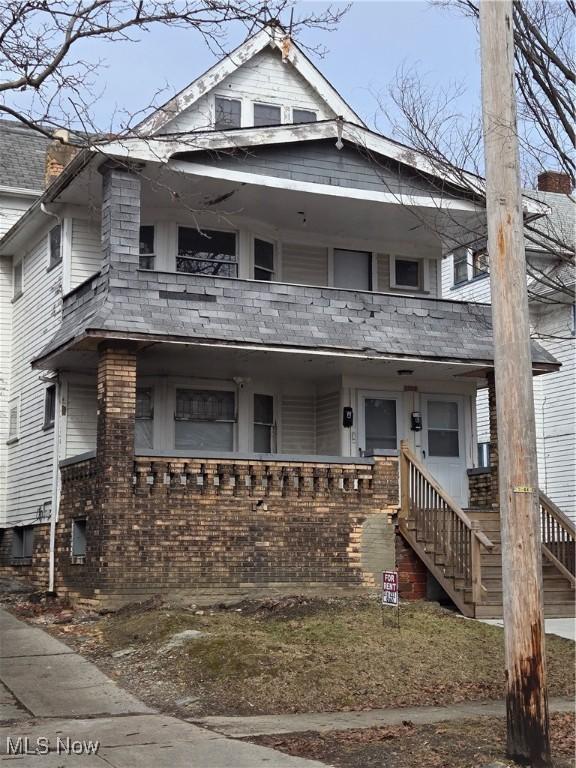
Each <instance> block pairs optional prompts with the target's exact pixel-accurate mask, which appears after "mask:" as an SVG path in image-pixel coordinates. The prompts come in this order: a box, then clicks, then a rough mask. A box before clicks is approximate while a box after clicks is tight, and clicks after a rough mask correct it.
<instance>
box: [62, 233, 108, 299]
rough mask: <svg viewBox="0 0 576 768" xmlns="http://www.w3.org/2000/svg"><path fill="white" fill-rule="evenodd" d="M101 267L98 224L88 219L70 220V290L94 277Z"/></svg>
mask: <svg viewBox="0 0 576 768" xmlns="http://www.w3.org/2000/svg"><path fill="white" fill-rule="evenodd" d="M101 266H102V245H101V243H100V223H99V222H96V221H92V220H90V219H72V255H71V263H70V289H73V288H76V286H77V285H80V283H83V282H84V280H87V279H88V278H89V277H91V276H92V275H94V274H95V273H96V272H98V270H99V269H100V268H101Z"/></svg>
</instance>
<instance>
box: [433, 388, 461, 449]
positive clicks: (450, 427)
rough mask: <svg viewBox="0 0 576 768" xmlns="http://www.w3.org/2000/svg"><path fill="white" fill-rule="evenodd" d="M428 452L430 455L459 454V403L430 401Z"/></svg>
mask: <svg viewBox="0 0 576 768" xmlns="http://www.w3.org/2000/svg"><path fill="white" fill-rule="evenodd" d="M428 453H429V454H430V456H445V457H452V456H459V455H460V443H459V433H458V403H451V402H446V401H430V402H429V403H428Z"/></svg>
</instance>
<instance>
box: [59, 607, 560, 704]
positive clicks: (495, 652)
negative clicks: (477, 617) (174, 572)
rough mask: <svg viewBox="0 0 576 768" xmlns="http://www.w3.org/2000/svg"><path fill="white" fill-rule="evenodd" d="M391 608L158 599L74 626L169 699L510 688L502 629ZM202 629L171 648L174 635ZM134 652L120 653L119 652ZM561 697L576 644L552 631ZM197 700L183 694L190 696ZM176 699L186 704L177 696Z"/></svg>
mask: <svg viewBox="0 0 576 768" xmlns="http://www.w3.org/2000/svg"><path fill="white" fill-rule="evenodd" d="M387 610H388V612H387V613H385V614H384V622H383V615H382V611H381V608H380V607H379V605H378V603H377V602H376V601H375V600H368V599H365V600H358V599H356V600H334V601H323V602H321V601H313V602H309V601H308V602H302V601H298V600H293V601H292V602H289V601H288V602H286V601H285V602H284V603H280V604H279V605H276V606H275V609H273V610H269V609H268V608H267V607H266V606H264V607H259V608H254V607H253V606H245V607H244V609H243V610H242V611H241V612H240V611H237V610H215V611H205V612H203V613H200V614H199V613H198V612H194V611H191V610H184V609H181V608H180V609H177V608H167V607H158V606H154V607H151V608H150V607H148V608H147V609H131V610H130V611H127V612H121V613H120V614H117V615H114V616H109V617H106V618H101V619H99V620H98V621H96V622H94V623H90V624H84V625H77V626H74V625H72V626H71V628H70V629H69V630H68V631H66V627H61V628H60V631H62V632H66V634H67V635H68V638H70V640H73V644H74V645H76V647H77V648H78V649H79V650H80V651H81V652H83V653H85V654H86V655H88V656H89V657H91V658H93V659H94V660H95V661H97V662H98V663H99V664H100V665H101V666H103V667H104V668H105V670H106V671H107V672H109V673H112V674H113V675H114V676H115V677H116V678H117V679H119V681H120V682H122V683H123V684H124V685H125V686H126V687H128V688H129V689H131V690H133V691H135V693H137V694H138V695H140V696H142V697H143V698H145V699H146V700H147V701H149V702H152V703H154V704H156V705H160V706H163V707H164V708H165V709H166V708H168V709H170V708H172V709H175V710H178V708H180V710H181V709H182V708H183V707H187V713H188V714H189V715H190V714H226V713H229V714H257V713H282V712H309V711H334V710H340V711H342V710H347V709H372V708H375V707H383V706H394V705H396V706H402V705H418V704H443V703H457V702H460V701H466V700H480V699H495V698H501V697H502V696H503V667H504V660H503V635H502V631H501V630H500V629H498V628H495V627H492V626H488V625H485V624H480V623H478V622H475V621H469V620H465V619H462V618H461V617H460V616H459V615H457V614H455V613H452V612H450V611H447V610H444V609H442V608H439V607H438V606H436V605H433V604H430V603H417V604H407V605H404V606H402V608H401V619H400V624H401V628H400V630H398V629H397V628H396V626H395V615H394V613H393V612H392V611H391V610H390V609H387ZM185 629H196V630H200V631H201V632H203V633H205V634H204V636H203V637H201V638H199V639H194V640H190V641H188V642H187V643H186V644H185V645H183V646H182V647H180V648H177V649H173V650H171V651H168V652H167V651H164V650H163V649H162V647H163V646H164V645H165V644H166V641H167V640H168V639H169V638H170V637H172V636H173V635H174V634H175V633H177V632H181V631H182V630H185ZM126 648H132V649H134V650H133V652H132V653H130V654H129V655H126V656H122V657H120V658H116V657H113V656H112V653H113V652H115V651H119V650H123V649H126ZM547 650H548V674H549V682H550V693H551V694H552V695H573V693H574V681H573V675H572V672H571V670H572V669H573V661H574V643H572V642H570V641H568V640H563V639H561V638H556V637H548V638H547ZM184 699H187V700H188V701H186V702H185V703H184V702H183V701H182V700H184ZM176 702H180V703H179V704H176Z"/></svg>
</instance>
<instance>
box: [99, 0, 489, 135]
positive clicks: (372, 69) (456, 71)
mask: <svg viewBox="0 0 576 768" xmlns="http://www.w3.org/2000/svg"><path fill="white" fill-rule="evenodd" d="M302 5H303V8H304V10H303V12H305V7H304V6H305V5H308V6H311V5H313V6H315V7H316V8H321V7H322V4H321V3H313V4H302ZM241 34H242V33H241V31H240V30H239V29H236V30H232V31H231V36H230V48H231V47H232V46H233V45H234V44H237V43H238V42H240V35H241ZM137 36H138V38H139V40H138V41H137V42H134V43H115V44H107V43H103V42H101V41H100V42H98V43H92V44H91V45H92V48H91V50H90V51H89V52H87V53H89V57H90V59H92V60H94V59H97V58H101V59H103V60H104V61H105V63H106V68H105V69H103V70H101V73H100V76H99V78H98V84H97V88H98V91H99V93H101V97H100V99H99V101H98V103H97V105H95V113H96V116H97V124H98V125H99V126H101V127H102V128H104V127H106V126H107V125H108V123H109V121H110V116H111V115H112V113H113V112H114V109H115V107H117V106H118V107H124V108H126V109H127V110H128V111H129V112H131V113H133V112H135V111H137V110H138V109H140V108H142V107H143V106H145V105H146V103H147V102H148V103H149V100H150V98H151V95H152V94H154V93H156V92H157V91H158V90H159V89H164V88H166V90H165V91H164V92H163V94H162V98H161V99H160V103H161V102H162V101H165V100H166V99H167V98H168V97H169V96H171V95H172V94H173V93H174V92H176V91H178V90H180V89H181V88H183V87H184V86H185V85H187V84H188V83H189V82H190V81H192V80H193V79H194V78H195V77H196V76H198V75H199V74H201V73H202V72H203V71H204V70H205V69H207V68H208V67H209V66H211V65H212V64H213V63H214V61H215V60H216V59H215V56H214V55H213V54H212V53H211V52H210V51H209V50H208V49H207V47H206V46H205V44H204V43H203V42H202V40H201V39H200V37H199V36H198V35H197V34H195V33H194V32H191V31H185V30H178V29H169V28H166V27H155V28H153V29H152V30H151V31H149V32H138V34H137ZM304 39H305V40H306V41H307V42H309V43H310V44H315V43H319V44H322V45H324V46H325V47H326V48H327V49H328V52H327V54H326V56H325V57H324V58H322V59H319V58H317V57H313V61H314V63H315V64H316V66H318V67H319V69H320V70H321V71H322V72H323V74H324V75H326V77H327V78H328V79H329V80H330V81H331V82H332V83H333V85H334V86H335V87H336V88H337V89H338V90H339V91H340V93H341V94H342V96H343V97H344V98H345V99H346V100H347V101H348V102H349V103H350V104H351V106H352V107H353V108H354V109H355V110H356V111H357V112H358V113H359V114H360V115H361V116H362V117H363V118H364V119H365V120H366V121H367V122H368V124H369V125H373V121H374V115H375V111H376V102H375V98H374V95H373V92H374V91H385V90H386V88H387V87H388V85H389V83H390V82H391V81H392V80H393V79H394V74H395V72H396V69H397V68H398V66H399V65H401V64H402V63H406V64H409V65H412V64H418V66H419V68H420V69H421V71H422V72H423V73H425V74H426V76H427V80H428V82H430V83H437V84H442V85H446V86H447V85H448V84H449V83H450V82H453V81H454V80H457V81H462V80H463V81H465V82H466V85H467V86H468V90H467V93H466V96H465V97H464V99H463V101H462V105H461V106H462V109H463V110H465V111H467V110H468V109H470V110H473V109H475V108H477V106H478V102H479V81H480V73H479V43H478V38H477V33H476V29H475V26H474V23H473V22H472V21H471V20H470V19H465V18H462V17H460V16H459V15H458V14H457V13H455V12H454V11H448V10H446V9H443V8H438V7H434V6H432V5H430V4H429V3H428V2H420V0H396V1H382V0H379V1H376V0H365V1H364V2H356V3H353V5H352V8H351V9H350V11H349V12H348V14H347V15H346V16H345V18H344V20H343V21H342V23H341V25H340V27H339V28H338V30H337V31H335V32H331V33H327V32H323V31H321V30H314V31H307V32H306V33H305V35H304ZM381 128H384V126H383V125H381Z"/></svg>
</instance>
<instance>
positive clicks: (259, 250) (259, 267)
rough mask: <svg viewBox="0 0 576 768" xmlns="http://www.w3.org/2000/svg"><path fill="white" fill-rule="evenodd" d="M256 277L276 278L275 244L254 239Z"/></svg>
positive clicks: (260, 278) (262, 278) (261, 278)
mask: <svg viewBox="0 0 576 768" xmlns="http://www.w3.org/2000/svg"><path fill="white" fill-rule="evenodd" d="M254 279H255V280H267V281H268V282H270V281H272V280H274V244H273V243H270V242H268V241H267V240H259V239H258V238H255V239H254Z"/></svg>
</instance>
